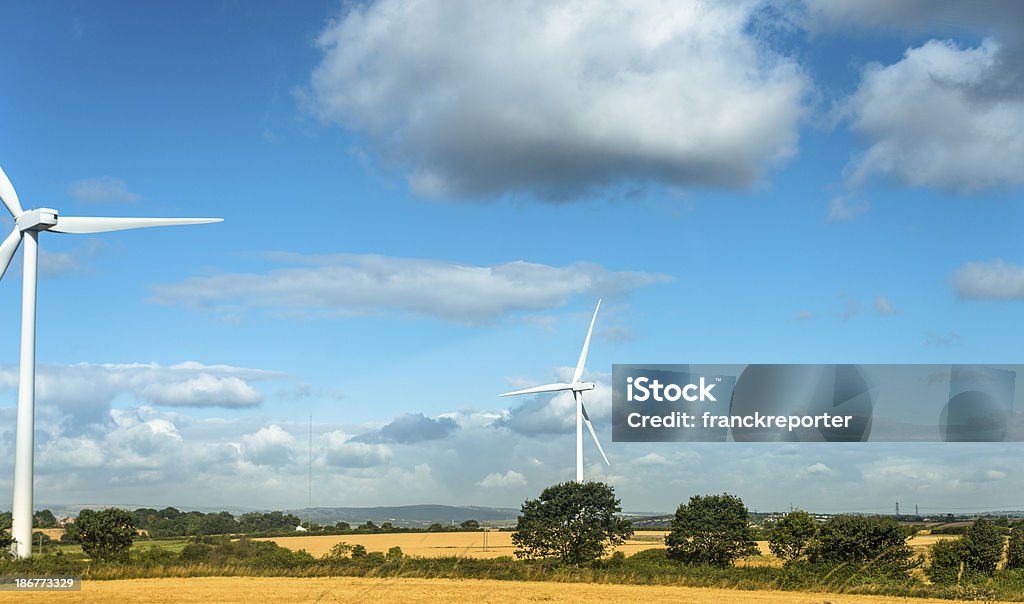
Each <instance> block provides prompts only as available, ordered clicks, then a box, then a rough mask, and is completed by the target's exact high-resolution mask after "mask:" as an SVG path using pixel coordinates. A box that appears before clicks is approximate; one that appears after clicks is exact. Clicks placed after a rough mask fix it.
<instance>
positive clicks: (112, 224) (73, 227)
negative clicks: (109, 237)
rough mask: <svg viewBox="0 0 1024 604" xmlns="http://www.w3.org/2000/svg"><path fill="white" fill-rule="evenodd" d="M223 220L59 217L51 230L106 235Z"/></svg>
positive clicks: (220, 219)
mask: <svg viewBox="0 0 1024 604" xmlns="http://www.w3.org/2000/svg"><path fill="white" fill-rule="evenodd" d="M222 220H224V219H223V218H106V217H98V216H57V225H56V226H54V227H51V228H50V230H51V231H54V232H57V233H106V232H108V231H124V230H126V229H143V228H146V227H160V226H178V225H183V224H207V223H210V222H220V221H222Z"/></svg>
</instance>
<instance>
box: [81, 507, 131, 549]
mask: <svg viewBox="0 0 1024 604" xmlns="http://www.w3.org/2000/svg"><path fill="white" fill-rule="evenodd" d="M67 531H68V533H69V534H71V536H72V538H74V539H75V540H76V541H78V543H80V544H81V545H82V551H83V552H85V555H87V556H89V557H90V558H95V559H97V560H124V559H126V558H127V557H128V550H129V549H130V548H131V546H132V539H133V538H134V537H135V523H134V522H132V517H131V514H129V513H128V512H126V511H124V510H119V509H117V508H107V509H104V510H100V511H98V512H97V511H95V510H82V511H81V512H79V513H78V518H76V519H75V522H74V523H73V524H70V525H68V528H67Z"/></svg>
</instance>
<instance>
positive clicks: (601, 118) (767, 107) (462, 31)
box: [302, 0, 809, 199]
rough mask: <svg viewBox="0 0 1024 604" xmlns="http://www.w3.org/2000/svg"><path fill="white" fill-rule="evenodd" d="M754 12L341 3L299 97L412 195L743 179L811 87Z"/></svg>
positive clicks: (792, 134)
mask: <svg viewBox="0 0 1024 604" xmlns="http://www.w3.org/2000/svg"><path fill="white" fill-rule="evenodd" d="M759 7H760V3H759V2H755V1H746V2H732V1H728V2H726V1H711V2H701V3H697V2H692V3H680V2H675V1H671V0H661V1H657V0H656V1H651V2H643V3H633V4H628V5H627V4H622V3H620V2H613V1H610V0H608V1H599V2H590V3H579V2H572V1H561V2H545V3H540V4H535V3H507V2H498V1H496V0H492V1H481V2H458V3H449V2H443V1H441V0H381V1H379V2H375V3H372V4H366V5H364V4H354V5H351V8H349V9H348V10H347V12H345V13H344V14H343V15H342V16H341V17H340V18H338V19H337V20H335V21H332V22H331V23H330V24H329V25H328V26H327V27H326V28H325V29H324V31H323V32H322V33H321V34H320V37H319V39H318V44H319V46H320V48H321V50H322V51H323V53H324V54H323V58H322V60H321V62H320V64H319V65H318V66H317V67H316V69H315V70H314V72H313V74H312V76H311V80H310V85H309V87H308V90H306V91H304V92H303V94H302V96H303V97H304V99H305V101H306V102H307V104H308V106H309V108H310V109H311V110H312V111H313V112H314V113H315V114H317V115H318V116H319V117H320V118H321V119H323V120H325V121H328V122H333V123H337V124H340V125H342V126H344V127H346V128H350V129H352V130H354V131H356V132H358V133H360V134H362V135H363V136H365V139H366V140H367V141H368V142H369V143H370V144H371V145H372V146H373V147H374V148H375V149H376V150H377V152H378V153H379V155H380V156H381V157H382V158H383V159H384V160H385V161H386V162H388V163H390V164H391V165H395V166H398V167H399V168H400V169H401V170H403V171H405V172H406V173H407V176H408V181H409V185H410V187H411V189H412V190H413V192H414V193H416V194H418V195H422V196H427V197H435V198H437V197H461V198H485V197H493V196H496V195H502V194H505V193H518V192H527V193H533V194H536V195H538V196H540V197H541V198H554V199H564V198H566V197H571V196H578V195H581V194H586V193H588V192H593V191H594V190H597V189H602V188H605V187H608V186H614V185H615V184H617V183H623V182H633V183H644V182H652V181H653V182H660V183H665V184H669V185H683V186H690V185H697V186H727V187H743V186H747V185H750V184H751V183H752V182H754V181H756V180H757V179H758V177H759V176H760V175H761V174H762V173H763V171H764V170H765V168H766V167H767V166H771V165H773V164H776V163H778V162H780V161H782V160H785V159H786V158H788V157H790V156H791V155H793V154H794V152H795V150H796V146H797V127H798V122H799V121H800V119H801V117H802V115H803V113H804V107H803V100H804V97H805V95H806V94H807V93H808V89H809V82H808V78H807V77H806V76H805V75H804V74H803V72H802V71H801V69H800V68H799V67H798V66H797V65H796V63H795V62H794V61H792V60H790V59H788V58H785V57H781V56H779V55H777V54H775V53H773V52H772V51H770V50H769V49H768V48H767V46H766V45H764V44H762V43H761V42H760V41H759V40H758V39H757V38H756V37H755V35H754V34H753V33H751V32H752V31H754V30H755V29H756V28H752V27H749V26H750V24H751V21H752V20H756V19H757V18H758V16H759V15H761V13H759V12H758V8H759Z"/></svg>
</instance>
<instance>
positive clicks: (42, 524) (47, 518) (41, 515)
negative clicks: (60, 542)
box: [32, 510, 58, 528]
mask: <svg viewBox="0 0 1024 604" xmlns="http://www.w3.org/2000/svg"><path fill="white" fill-rule="evenodd" d="M32 526H34V527H35V528H57V526H58V524H57V517H56V516H54V515H53V512H51V511H50V510H39V511H38V512H36V513H35V514H34V515H33V516H32Z"/></svg>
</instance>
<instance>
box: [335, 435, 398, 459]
mask: <svg viewBox="0 0 1024 604" xmlns="http://www.w3.org/2000/svg"><path fill="white" fill-rule="evenodd" d="M325 439H326V442H327V445H326V446H327V463H328V464H329V465H331V466H335V467H341V468H371V467H373V466H380V465H384V464H386V463H388V462H389V461H390V460H391V457H392V452H391V448H390V447H388V446H387V445H381V444H371V443H363V442H358V441H354V440H352V436H350V435H348V434H346V433H344V432H342V431H334V432H330V433H328V434H326V435H325Z"/></svg>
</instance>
